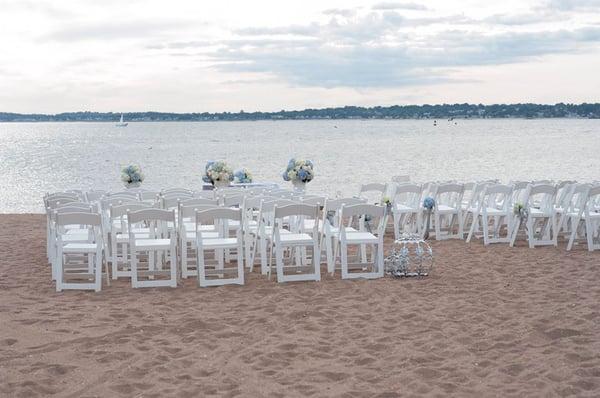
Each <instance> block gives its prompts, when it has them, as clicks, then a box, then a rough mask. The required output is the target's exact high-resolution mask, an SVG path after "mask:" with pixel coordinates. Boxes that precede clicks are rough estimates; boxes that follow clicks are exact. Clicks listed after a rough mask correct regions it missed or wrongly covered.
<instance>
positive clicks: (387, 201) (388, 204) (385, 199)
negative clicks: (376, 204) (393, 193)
mask: <svg viewBox="0 0 600 398" xmlns="http://www.w3.org/2000/svg"><path fill="white" fill-rule="evenodd" d="M381 203H382V204H383V205H384V206H385V207H386V208H387V209H388V210H389V209H391V208H392V199H390V197H389V196H384V197H383V199H382V200H381Z"/></svg>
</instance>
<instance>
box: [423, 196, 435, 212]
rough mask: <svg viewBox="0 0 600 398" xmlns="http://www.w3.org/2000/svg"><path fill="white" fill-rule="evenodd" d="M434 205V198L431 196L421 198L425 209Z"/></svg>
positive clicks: (430, 208)
mask: <svg viewBox="0 0 600 398" xmlns="http://www.w3.org/2000/svg"><path fill="white" fill-rule="evenodd" d="M434 206H435V200H433V198H432V197H431V196H428V197H426V198H425V200H423V207H424V208H426V209H427V210H432V209H433V207H434Z"/></svg>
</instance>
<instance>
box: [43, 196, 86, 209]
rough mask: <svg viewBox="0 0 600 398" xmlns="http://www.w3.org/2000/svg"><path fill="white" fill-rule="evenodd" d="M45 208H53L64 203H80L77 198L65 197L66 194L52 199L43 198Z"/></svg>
mask: <svg viewBox="0 0 600 398" xmlns="http://www.w3.org/2000/svg"><path fill="white" fill-rule="evenodd" d="M45 202H46V203H45V205H46V208H50V209H54V208H56V207H59V206H61V205H66V204H69V203H81V202H80V201H79V199H78V198H73V197H67V196H57V197H53V198H52V199H46V200H45Z"/></svg>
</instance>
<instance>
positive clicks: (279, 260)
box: [275, 244, 283, 283]
mask: <svg viewBox="0 0 600 398" xmlns="http://www.w3.org/2000/svg"><path fill="white" fill-rule="evenodd" d="M275 264H276V267H277V282H279V283H281V282H283V248H282V247H281V245H280V244H277V245H275Z"/></svg>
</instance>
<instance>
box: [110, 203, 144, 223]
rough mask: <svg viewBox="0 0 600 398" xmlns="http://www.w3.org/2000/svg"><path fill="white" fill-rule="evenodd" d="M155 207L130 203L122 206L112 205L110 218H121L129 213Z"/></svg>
mask: <svg viewBox="0 0 600 398" xmlns="http://www.w3.org/2000/svg"><path fill="white" fill-rule="evenodd" d="M152 207H153V206H152V205H151V204H148V203H143V202H130V203H126V204H121V205H111V206H110V207H109V214H110V218H113V219H114V218H119V217H123V216H126V215H127V212H129V211H138V210H143V209H149V208H152Z"/></svg>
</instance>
